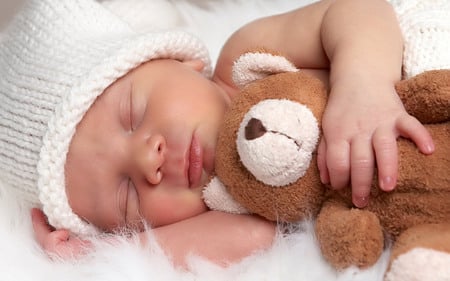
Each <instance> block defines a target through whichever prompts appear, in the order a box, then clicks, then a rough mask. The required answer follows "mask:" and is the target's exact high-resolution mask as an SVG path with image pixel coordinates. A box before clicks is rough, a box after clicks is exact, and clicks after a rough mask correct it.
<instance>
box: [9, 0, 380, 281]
mask: <svg viewBox="0 0 450 281" xmlns="http://www.w3.org/2000/svg"><path fill="white" fill-rule="evenodd" d="M106 2H109V3H106ZM309 2H311V1H309V0H298V1H294V0H241V1H237V0H230V1H226V0H209V1H207V0H178V1H177V0H172V1H170V0H133V1H131V0H130V1H127V0H122V1H120V0H110V1H105V5H108V7H109V8H110V9H111V10H113V11H114V12H117V13H118V14H121V15H122V16H123V17H124V18H126V19H127V20H128V21H129V22H130V24H131V25H134V26H135V27H136V28H143V29H145V28H148V24H152V23H154V24H155V25H158V26H157V27H158V28H165V27H166V26H167V25H169V26H174V27H180V28H187V29H189V30H191V31H193V32H194V33H196V34H198V35H199V36H200V37H201V38H203V39H204V40H205V42H206V44H207V45H208V47H209V48H210V50H211V56H212V58H213V61H214V60H215V59H216V58H217V55H218V53H219V50H220V46H221V45H222V44H223V42H224V41H225V40H226V38H227V36H229V35H230V34H231V33H232V32H233V31H234V30H235V29H236V28H237V27H239V26H240V25H242V24H243V23H244V22H247V21H249V20H251V19H254V18H256V17H259V16H262V15H267V14H273V13H278V12H282V11H286V10H288V9H291V8H293V7H297V6H301V5H304V4H306V3H309ZM124 3H126V4H124ZM130 4H133V5H135V6H134V7H135V8H137V7H138V8H139V9H128V8H129V6H130ZM124 7H127V8H126V9H125V8H124ZM156 23H158V24H156ZM387 254H388V253H385V254H384V255H383V257H382V258H381V259H380V261H379V262H378V263H377V264H376V265H375V266H374V267H372V268H370V269H367V270H364V271H359V270H357V269H355V268H350V269H347V270H346V271H343V272H336V271H334V270H332V269H331V268H330V267H329V266H328V265H327V264H326V263H325V262H324V261H323V260H322V257H321V255H320V251H319V249H318V248H317V244H316V241H315V240H314V236H313V234H312V226H311V224H310V223H304V224H301V225H299V227H298V230H297V231H296V232H295V233H294V234H292V235H289V236H287V237H283V238H282V237H279V238H278V239H277V240H276V243H275V245H274V246H273V248H272V249H270V250H268V251H266V252H262V253H256V254H255V255H253V256H251V257H248V258H247V259H245V260H243V261H242V262H240V263H239V264H235V265H233V266H231V267H229V268H227V269H223V268H218V267H216V266H214V265H212V264H210V263H208V262H207V261H205V260H201V259H199V258H195V257H193V258H192V260H191V267H190V271H182V270H179V269H176V268H174V267H172V265H171V263H170V260H169V259H168V258H167V257H165V256H164V255H163V254H162V252H161V250H160V249H159V248H158V246H157V245H156V244H155V243H150V245H149V247H148V248H146V249H142V248H140V247H138V246H137V245H135V244H134V243H131V242H123V243H117V244H115V245H108V244H102V243H100V242H99V245H98V251H96V252H94V253H92V254H91V255H89V256H87V257H86V258H84V259H81V260H78V261H65V262H63V261H50V260H49V259H48V258H47V256H46V255H45V254H44V253H43V252H42V251H41V250H40V248H39V247H38V246H37V245H36V243H35V242H34V239H33V233H32V229H31V221H30V215H29V210H28V209H27V208H24V207H23V206H21V205H20V204H19V203H18V200H16V199H15V197H14V196H12V195H11V194H9V193H8V192H7V189H5V188H4V187H3V186H2V185H1V184H0V256H1V258H0V260H1V262H0V280H14V281H26V280H33V281H40V280H42V281H44V280H45V281H52V280H78V281H80V280H96V281H101V280H111V281H115V280H117V281H119V280H120V281H122V280H131V281H132V280H197V281H202V280H208V281H210V280H215V281H216V280H217V281H221V280H224V281H225V280H246V281H248V280H306V281H308V280H327V281H333V280H345V281H348V280H361V281H362V280H364V281H372V280H373V281H375V280H382V278H383V272H384V270H385V267H386V261H387V258H386V256H387Z"/></svg>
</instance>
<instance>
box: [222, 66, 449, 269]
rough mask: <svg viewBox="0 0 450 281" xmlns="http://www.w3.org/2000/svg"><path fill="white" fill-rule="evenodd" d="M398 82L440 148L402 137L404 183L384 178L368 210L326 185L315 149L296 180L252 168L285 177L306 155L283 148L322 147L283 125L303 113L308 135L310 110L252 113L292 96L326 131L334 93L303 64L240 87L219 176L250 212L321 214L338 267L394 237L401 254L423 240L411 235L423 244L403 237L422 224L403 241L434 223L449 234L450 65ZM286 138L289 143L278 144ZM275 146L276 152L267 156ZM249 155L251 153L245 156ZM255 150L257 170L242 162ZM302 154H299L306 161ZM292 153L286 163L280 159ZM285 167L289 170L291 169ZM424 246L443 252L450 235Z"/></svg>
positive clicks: (326, 248)
mask: <svg viewBox="0 0 450 281" xmlns="http://www.w3.org/2000/svg"><path fill="white" fill-rule="evenodd" d="M396 88H397V91H398V93H399V95H400V96H401V98H402V100H403V102H404V104H405V108H406V109H407V110H408V111H409V113H410V114H411V115H413V116H416V117H417V118H418V119H419V121H421V122H424V123H427V124H426V125H425V126H426V127H427V129H428V130H429V131H430V133H431V135H432V136H433V140H434V143H435V146H436V150H435V152H434V153H433V154H432V155H424V154H422V153H420V152H419V150H418V149H417V148H416V146H415V145H414V144H413V143H412V142H411V141H410V140H407V139H403V138H400V139H399V140H398V151H399V152H398V153H399V157H398V158H399V176H398V184H397V187H396V188H395V190H394V191H392V192H383V191H381V190H380V189H379V187H378V185H377V182H378V181H377V179H376V178H375V179H374V181H373V186H372V190H371V195H370V200H369V204H368V206H367V207H366V208H364V209H358V208H355V207H354V206H353V204H352V202H351V193H350V192H351V191H350V188H347V189H344V190H342V191H334V190H331V189H329V188H327V187H326V186H324V185H323V184H322V183H321V182H320V178H319V172H318V168H317V165H316V162H317V150H316V149H314V150H311V151H309V152H308V153H309V154H310V157H309V158H308V157H306V158H307V159H306V160H302V161H304V163H303V165H300V166H299V167H300V168H302V167H306V168H305V171H304V172H302V173H301V174H299V175H298V176H297V178H298V179H296V180H289V181H288V182H286V183H282V184H278V185H277V184H272V183H267V180H263V179H261V177H260V176H259V175H257V174H258V171H256V172H255V171H253V170H254V168H255V167H256V170H257V169H258V167H259V166H261V167H262V170H264V171H262V172H263V173H265V172H267V170H269V173H268V175H271V173H272V174H273V175H274V177H280V174H281V176H282V175H283V169H286V170H289V167H290V166H292V165H293V164H296V163H291V162H292V161H294V160H292V159H297V158H296V157H291V155H282V156H281V157H280V156H279V155H278V153H280V154H282V153H283V150H284V149H285V147H286V146H293V147H294V150H291V151H292V152H290V153H289V154H295V153H297V152H299V153H301V152H303V150H307V149H306V148H305V147H306V146H308V145H309V144H308V143H313V144H314V145H316V144H317V141H318V137H320V136H318V137H317V138H315V139H313V140H306V139H305V138H303V136H295V137H294V136H293V135H290V133H289V132H285V131H284V129H283V128H291V127H290V126H288V125H287V126H284V125H283V124H282V123H283V122H285V121H286V120H290V121H292V119H298V120H294V123H296V124H297V123H298V124H299V125H298V129H297V131H302V130H304V131H302V132H301V134H304V135H307V134H308V132H309V129H302V128H310V127H307V126H306V127H302V126H304V123H305V122H306V121H305V120H302V117H290V115H289V114H288V113H287V111H286V116H275V117H273V116H272V117H268V118H267V119H264V118H265V117H264V114H262V116H261V118H260V117H255V116H253V115H252V116H253V117H252V116H251V117H248V116H247V115H248V114H250V113H251V112H252V110H253V108H254V107H256V106H258V105H259V104H260V102H261V101H262V100H286V99H287V100H290V101H293V102H294V103H300V104H302V105H304V106H306V108H308V109H309V110H310V111H311V113H312V115H313V116H314V117H315V118H316V120H317V124H316V126H317V127H318V128H319V131H320V124H321V117H322V113H323V111H324V108H325V105H326V101H327V91H326V89H325V87H324V85H323V84H322V83H321V82H320V81H319V80H318V79H316V78H313V77H311V76H309V75H307V74H304V73H302V72H301V71H300V72H287V73H278V74H275V75H269V76H268V77H266V78H264V79H261V80H257V81H255V82H253V83H250V84H248V85H247V86H245V87H244V88H243V89H242V90H241V92H240V93H239V95H238V96H237V98H236V100H235V101H234V102H233V105H232V108H231V110H230V111H229V112H228V113H227V115H226V118H225V122H224V126H223V128H222V130H221V133H220V135H219V142H218V146H217V147H218V150H217V152H216V173H217V177H218V178H219V179H220V181H221V182H222V183H223V185H224V186H225V189H226V191H227V192H228V193H229V194H230V195H231V197H232V198H233V199H234V200H235V201H237V202H238V203H239V204H240V205H242V206H244V207H245V209H246V210H248V211H249V212H250V213H255V214H259V215H261V216H263V217H266V218H267V219H269V220H273V221H288V222H289V221H297V220H303V219H309V218H312V219H315V220H316V227H315V229H316V235H317V239H318V242H319V244H320V247H321V249H322V252H323V255H324V257H325V258H326V259H327V260H328V261H329V262H330V263H331V264H332V265H333V266H335V267H336V268H344V267H347V266H351V265H357V266H360V267H367V266H370V265H372V264H374V263H375V262H376V261H377V260H378V258H379V256H380V254H381V252H382V251H383V249H384V247H385V246H386V243H387V242H388V241H397V242H398V244H399V245H402V249H401V250H398V251H397V250H395V249H394V251H393V252H394V254H395V256H393V257H396V255H398V254H401V253H402V252H404V251H406V250H405V249H410V248H412V247H414V246H415V245H418V244H420V242H419V240H421V239H419V238H418V239H416V240H415V239H414V238H412V240H413V241H416V244H414V243H413V244H411V243H409V242H408V243H406V244H407V245H409V246H405V243H403V244H402V241H408V239H409V240H411V235H413V236H414V233H415V232H414V231H408V232H407V235H406V237H400V238H399V236H400V234H402V233H404V232H405V230H410V229H414V228H415V227H424V226H425V228H426V229H432V232H439V231H441V232H444V233H442V235H441V236H445V235H447V236H448V235H449V234H448V231H449V229H450V145H449V140H450V71H438V72H428V73H424V74H422V75H419V76H417V77H414V78H412V79H409V80H405V81H401V82H400V83H398V85H397V87H396ZM251 114H253V113H251ZM278 115H280V114H278ZM283 115H284V114H283ZM273 118H276V122H273ZM260 119H261V120H260ZM308 126H310V125H308ZM311 126H314V124H313V125H311ZM241 131H242V132H245V133H241ZM301 134H300V135H301ZM239 135H243V137H242V136H241V137H240V136H239ZM294 135H295V134H294ZM236 136H238V137H237V140H236ZM264 139H266V140H264ZM279 139H283V140H282V141H280V142H278V140H279ZM258 141H260V142H261V145H264V148H263V149H262V150H257V149H256V150H255V148H253V147H252V145H253V143H257V142H258ZM240 142H241V143H242V142H244V143H248V147H250V148H248V149H249V151H247V152H245V151H244V152H242V151H240V150H239V147H240V146H241V147H244V150H245V149H246V147H247V146H245V145H244V146H242V144H240ZM280 144H281V145H280ZM258 145H259V144H258ZM241 150H242V149H241ZM266 150H268V151H269V153H266ZM308 153H303V154H308ZM245 154H246V156H243V155H245ZM261 155H262V156H261ZM249 157H250V158H251V159H250V162H251V161H256V164H255V165H254V166H255V167H251V168H249V165H248V164H247V162H248V160H245V161H244V159H242V158H249ZM252 157H253V158H254V159H253V158H252ZM302 157H303V156H302ZM302 157H300V158H298V159H304V157H303V158H302ZM261 158H263V159H261ZM265 158H267V159H265ZM284 158H286V159H287V160H286V161H287V162H286V163H281V164H280V163H279V162H283V159H284ZM258 161H260V162H258ZM243 163H245V164H243ZM272 164H273V166H276V168H274V171H270V167H271V165H272ZM279 167H281V168H279ZM280 169H281V170H280ZM249 170H252V172H250V171H249ZM280 171H281V172H280ZM286 174H289V175H290V174H291V172H290V171H288V172H286ZM255 175H256V176H255ZM264 177H265V178H268V177H267V176H264ZM269 178H270V176H269ZM409 233H412V234H409ZM425 244H426V245H428V246H429V247H431V248H433V249H436V250H444V251H448V252H450V241H448V243H446V245H440V244H439V243H428V242H427V243H425ZM431 244H432V245H431ZM447 244H448V245H447Z"/></svg>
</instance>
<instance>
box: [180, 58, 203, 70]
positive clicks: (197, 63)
mask: <svg viewBox="0 0 450 281" xmlns="http://www.w3.org/2000/svg"><path fill="white" fill-rule="evenodd" d="M183 63H184V64H185V65H187V66H189V67H190V68H192V69H194V70H195V71H198V72H202V71H203V69H204V68H205V63H204V62H203V61H202V60H186V61H183Z"/></svg>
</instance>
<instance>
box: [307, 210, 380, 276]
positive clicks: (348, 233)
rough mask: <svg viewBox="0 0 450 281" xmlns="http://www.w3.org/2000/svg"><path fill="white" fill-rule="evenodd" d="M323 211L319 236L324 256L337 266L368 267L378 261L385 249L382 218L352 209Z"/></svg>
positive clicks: (319, 220)
mask: <svg viewBox="0 0 450 281" xmlns="http://www.w3.org/2000/svg"><path fill="white" fill-rule="evenodd" d="M330 211H331V212H328V214H324V213H321V214H320V215H319V218H318V219H317V222H316V235H317V239H318V241H319V245H320V248H321V250H322V254H323V256H324V258H325V259H326V260H327V261H328V262H329V263H330V264H331V265H333V266H334V267H335V268H336V269H344V268H347V267H349V266H357V267H359V268H366V267H369V266H371V265H373V264H375V263H376V262H377V261H378V259H379V257H380V256H381V254H382V251H383V248H384V235H383V231H382V229H381V226H380V223H379V220H378V218H377V217H376V216H375V215H374V214H373V213H371V212H368V211H364V210H359V209H350V210H335V211H336V212H333V211H332V210H330Z"/></svg>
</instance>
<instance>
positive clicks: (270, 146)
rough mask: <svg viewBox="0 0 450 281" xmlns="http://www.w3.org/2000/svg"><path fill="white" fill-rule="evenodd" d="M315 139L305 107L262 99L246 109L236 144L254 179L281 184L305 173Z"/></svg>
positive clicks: (314, 123) (315, 126)
mask: <svg viewBox="0 0 450 281" xmlns="http://www.w3.org/2000/svg"><path fill="white" fill-rule="evenodd" d="M280 117H282V118H280ZM318 139H319V127H318V123H317V120H316V118H315V117H314V115H313V113H312V112H311V110H310V109H309V108H308V107H306V106H304V105H302V104H300V103H297V102H293V101H290V100H281V99H266V100H263V101H261V102H259V103H257V104H256V105H254V106H253V107H252V108H250V110H249V112H247V114H246V115H245V117H244V119H243V120H242V123H241V125H240V126H239V131H238V136H237V140H236V144H237V150H238V153H239V156H240V159H241V161H242V163H243V164H244V166H245V167H246V168H247V170H248V171H249V172H251V173H252V174H253V175H254V176H255V178H257V179H258V180H259V181H261V182H263V183H265V184H268V185H271V186H284V185H288V184H290V183H292V182H294V181H296V180H298V179H299V178H300V177H302V176H303V175H304V174H305V173H306V171H307V170H308V168H309V166H310V162H311V159H312V155H313V152H314V150H315V148H316V145H317V142H318Z"/></svg>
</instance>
